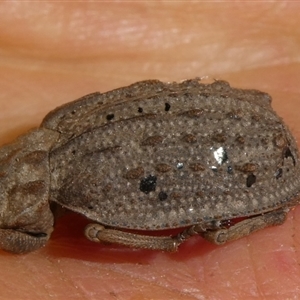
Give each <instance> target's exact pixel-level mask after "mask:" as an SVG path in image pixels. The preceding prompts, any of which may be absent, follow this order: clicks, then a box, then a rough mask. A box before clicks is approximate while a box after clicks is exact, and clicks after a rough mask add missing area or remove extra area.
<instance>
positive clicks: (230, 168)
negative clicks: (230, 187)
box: [227, 166, 233, 174]
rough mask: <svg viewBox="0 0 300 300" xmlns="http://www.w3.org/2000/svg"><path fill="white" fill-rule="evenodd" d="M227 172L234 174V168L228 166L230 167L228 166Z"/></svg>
mask: <svg viewBox="0 0 300 300" xmlns="http://www.w3.org/2000/svg"><path fill="white" fill-rule="evenodd" d="M227 173H228V174H232V173H233V168H232V166H228V167H227Z"/></svg>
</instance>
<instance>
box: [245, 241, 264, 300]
mask: <svg viewBox="0 0 300 300" xmlns="http://www.w3.org/2000/svg"><path fill="white" fill-rule="evenodd" d="M245 240H246V241H245V245H246V247H247V250H248V251H247V253H248V256H249V261H250V262H251V271H252V272H251V273H252V274H253V276H254V278H255V282H256V284H255V289H256V290H255V297H257V298H259V297H261V296H262V292H261V289H260V287H259V284H258V282H259V280H258V277H257V269H256V266H255V263H254V259H253V246H252V245H251V242H249V237H246V239H245Z"/></svg>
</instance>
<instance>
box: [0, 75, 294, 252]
mask: <svg viewBox="0 0 300 300" xmlns="http://www.w3.org/2000/svg"><path fill="white" fill-rule="evenodd" d="M299 179H300V164H299V154H298V150H297V146H296V143H295V140H294V138H293V137H292V135H291V133H290V131H289V130H288V129H287V127H286V126H285V125H284V123H283V122H282V120H281V119H280V118H279V117H278V116H277V115H276V113H275V112H274V111H273V110H272V108H271V98H270V96H269V95H267V94H265V93H262V92H259V91H256V90H241V89H234V88H231V87H230V86H229V84H228V83H226V82H224V81H216V82H214V83H212V84H202V83H201V82H199V80H198V79H193V80H186V81H183V82H181V83H163V82H160V81H158V80H147V81H142V82H137V83H134V84H132V85H130V86H128V87H124V88H120V89H116V90H113V91H110V92H107V93H104V94H100V93H94V94H90V95H87V96H85V97H83V98H81V99H79V100H77V101H74V102H71V103H68V104H66V105H63V106H61V107H59V108H57V109H55V110H54V111H52V112H50V113H49V114H48V115H47V116H46V117H45V119H44V120H43V122H42V124H41V126H40V127H39V128H37V129H34V130H31V131H29V132H28V133H26V134H24V135H22V136H20V137H19V138H18V139H17V140H16V141H14V142H13V143H11V144H9V145H5V146H3V147H2V148H1V149H0V190H1V193H0V228H1V229H0V248H1V249H4V250H7V251H11V252H15V253H23V252H29V251H33V250H35V249H38V248H40V247H41V246H43V245H45V243H46V242H47V240H48V239H49V237H50V234H51V232H52V229H53V223H54V216H53V213H52V211H51V208H50V204H51V207H52V205H53V203H54V204H56V205H60V206H62V207H64V208H67V209H69V210H71V211H73V212H77V213H80V214H82V215H84V216H85V217H87V218H88V219H90V220H91V221H92V224H90V225H88V226H87V228H86V229H85V235H86V237H87V238H88V239H90V240H92V241H97V242H101V241H103V242H110V243H118V244H122V245H126V246H130V247H135V248H147V249H159V250H165V251H175V250H177V247H178V246H179V245H180V244H181V243H182V242H183V241H185V240H186V239H187V238H189V237H190V236H192V235H195V234H200V235H201V236H203V237H204V238H205V239H207V240H209V241H211V242H213V243H215V244H223V243H225V242H227V241H232V240H235V239H238V238H241V237H243V236H246V235H248V234H250V233H251V232H254V231H257V230H259V229H262V228H265V227H267V226H271V225H277V224H282V223H283V222H284V220H285V217H286V214H287V212H288V211H289V209H290V208H291V207H293V206H295V205H297V204H298V201H299V191H300V182H299ZM173 228H183V229H182V232H181V233H180V234H179V235H177V236H170V237H169V236H164V237H157V236H151V235H146V234H145V233H147V232H146V231H149V230H151V231H153V230H165V229H173ZM126 230H136V231H137V232H139V233H140V234H138V233H130V232H128V231H127V232H126Z"/></svg>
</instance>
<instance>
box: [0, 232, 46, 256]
mask: <svg viewBox="0 0 300 300" xmlns="http://www.w3.org/2000/svg"><path fill="white" fill-rule="evenodd" d="M51 231H52V229H51V230H49V233H27V232H22V231H17V230H14V229H0V249H3V250H5V251H9V252H12V253H19V254H20V253H27V252H31V251H34V250H37V249H39V248H41V247H43V246H44V245H45V244H46V242H47V241H48V240H49V237H50V232H51Z"/></svg>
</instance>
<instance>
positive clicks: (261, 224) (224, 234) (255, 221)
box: [200, 210, 287, 245]
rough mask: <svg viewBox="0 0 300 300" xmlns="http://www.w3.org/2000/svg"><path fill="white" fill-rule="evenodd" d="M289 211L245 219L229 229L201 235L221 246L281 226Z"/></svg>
mask: <svg viewBox="0 0 300 300" xmlns="http://www.w3.org/2000/svg"><path fill="white" fill-rule="evenodd" d="M286 215H287V211H284V210H277V211H273V212H268V213H266V214H263V215H259V216H256V217H252V218H249V219H245V220H243V221H241V222H239V223H236V224H235V225H233V226H231V227H229V228H227V229H226V228H223V229H219V230H216V231H206V232H203V233H200V234H201V235H202V236H203V237H204V238H205V239H206V240H208V241H210V242H212V243H214V244H217V245H221V244H224V243H226V242H230V241H234V240H237V239H239V238H242V237H244V236H247V235H249V234H250V233H252V232H255V231H258V230H260V229H263V228H265V227H268V226H274V225H280V224H282V223H283V222H284V221H285V219H286Z"/></svg>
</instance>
